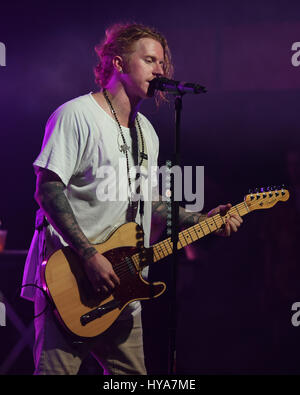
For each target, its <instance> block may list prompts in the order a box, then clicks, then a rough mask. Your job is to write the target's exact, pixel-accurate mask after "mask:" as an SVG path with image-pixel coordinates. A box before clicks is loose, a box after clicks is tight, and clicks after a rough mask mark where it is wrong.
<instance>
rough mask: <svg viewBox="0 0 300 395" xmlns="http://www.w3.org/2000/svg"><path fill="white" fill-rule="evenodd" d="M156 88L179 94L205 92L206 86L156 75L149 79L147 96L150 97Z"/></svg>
mask: <svg viewBox="0 0 300 395" xmlns="http://www.w3.org/2000/svg"><path fill="white" fill-rule="evenodd" d="M156 90H158V91H163V92H169V93H174V94H181V95H182V94H184V93H193V94H198V93H205V92H207V90H206V88H205V87H204V86H201V85H199V84H194V83H189V82H182V81H174V80H169V79H168V78H165V77H156V78H153V80H151V81H150V83H149V88H148V96H150V97H152V96H153V95H154V92H155V91H156Z"/></svg>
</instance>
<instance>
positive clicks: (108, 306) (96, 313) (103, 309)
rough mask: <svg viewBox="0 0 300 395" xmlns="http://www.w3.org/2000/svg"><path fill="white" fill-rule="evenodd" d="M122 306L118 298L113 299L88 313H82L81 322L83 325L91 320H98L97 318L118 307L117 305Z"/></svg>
mask: <svg viewBox="0 0 300 395" xmlns="http://www.w3.org/2000/svg"><path fill="white" fill-rule="evenodd" d="M119 306H120V302H119V301H118V300H115V299H114V300H111V301H110V302H108V303H105V304H104V305H102V306H99V307H97V308H96V309H94V310H91V311H89V312H88V313H86V314H84V315H82V316H81V317H80V322H81V325H82V326H85V325H86V324H88V323H89V322H91V321H94V320H96V319H97V318H100V317H102V316H103V315H104V314H106V313H108V312H109V311H112V310H114V309H116V308H117V307H119Z"/></svg>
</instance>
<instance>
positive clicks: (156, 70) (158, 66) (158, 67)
mask: <svg viewBox="0 0 300 395" xmlns="http://www.w3.org/2000/svg"><path fill="white" fill-rule="evenodd" d="M153 74H154V75H155V77H161V76H162V75H164V70H163V66H162V65H161V64H159V63H157V64H156V66H155V68H154V70H153Z"/></svg>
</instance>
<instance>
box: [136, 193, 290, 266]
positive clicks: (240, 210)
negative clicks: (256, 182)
mask: <svg viewBox="0 0 300 395" xmlns="http://www.w3.org/2000/svg"><path fill="white" fill-rule="evenodd" d="M288 199H289V191H288V190H286V189H281V190H274V191H268V192H258V193H255V194H249V195H247V196H245V199H244V201H243V202H242V203H239V204H237V205H235V206H233V207H231V208H230V209H229V210H228V212H227V213H226V215H224V216H221V215H220V214H216V215H214V216H212V217H208V218H207V219H205V220H203V221H201V222H199V223H198V224H196V225H193V226H191V227H189V228H187V229H185V230H183V231H181V232H180V233H179V235H178V243H177V249H178V250H180V249H181V248H183V247H186V246H187V245H189V244H191V243H193V242H194V241H197V240H199V239H201V238H202V237H204V236H207V235H209V234H210V233H212V232H214V231H216V230H218V229H220V228H221V227H222V226H223V225H225V220H226V219H227V218H229V216H230V215H232V214H238V215H239V216H241V217H242V216H244V215H246V214H248V213H250V212H251V211H253V210H258V209H266V208H270V207H273V206H274V205H275V204H276V203H277V202H278V201H286V200H288ZM151 249H152V253H153V262H157V261H159V260H160V259H163V258H165V257H167V256H168V255H170V254H172V252H173V242H172V241H171V237H169V238H167V239H165V240H163V241H160V242H159V243H157V244H154V245H153V246H152V247H151ZM133 258H137V257H135V256H133ZM134 260H135V259H134ZM140 263H141V262H140ZM148 264H149V262H147V261H144V262H143V263H142V266H147V265H148Z"/></svg>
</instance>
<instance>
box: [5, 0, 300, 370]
mask: <svg viewBox="0 0 300 395" xmlns="http://www.w3.org/2000/svg"><path fill="white" fill-rule="evenodd" d="M118 21H137V22H142V23H144V24H148V25H152V26H155V27H157V28H158V29H159V30H160V31H161V32H162V33H164V34H165V35H166V37H167V38H168V41H169V45H170V48H171V51H172V54H173V60H174V64H175V79H180V80H184V81H191V82H199V83H200V84H202V85H204V86H206V87H207V89H208V93H207V94H205V95H199V96H193V97H192V96H186V97H184V101H183V104H184V108H183V114H182V142H181V152H182V164H183V165H193V166H196V165H199V166H200V165H203V166H205V207H204V210H209V209H211V208H213V207H215V206H216V205H218V204H221V203H227V202H231V203H233V204H236V203H239V202H240V201H242V199H243V196H244V195H245V194H246V193H248V190H249V188H255V187H263V186H269V185H278V184H280V185H281V184H286V185H288V188H289V189H290V190H291V192H293V193H292V194H291V195H292V197H291V199H290V200H289V202H287V203H279V204H278V205H277V206H275V207H274V208H273V209H271V210H267V211H260V212H258V211H257V212H255V213H253V214H251V215H249V216H247V217H246V218H245V221H244V224H243V226H242V228H241V229H240V231H239V232H238V233H237V234H236V235H233V236H232V238H230V239H226V240H224V239H221V238H220V239H219V238H214V237H208V238H207V240H202V241H200V242H199V243H198V244H197V246H196V247H195V248H194V249H193V250H190V251H189V252H187V253H181V258H180V259H181V261H180V265H179V280H178V291H177V294H178V332H177V334H178V342H177V368H178V372H179V373H186V374H189V373H193V374H206V373H208V374H218V373H222V374H223V373H224V374H253V373H258V374H260V373H279V374H281V373H282V374H283V373H297V374H299V371H300V365H299V362H300V361H299V359H300V352H299V351H300V350H299V339H300V328H298V327H294V326H292V324H291V316H292V312H291V305H292V303H294V302H297V301H298V300H300V287H299V285H298V281H297V280H298V279H299V268H298V266H299V265H298V263H300V262H298V261H299V259H298V245H299V242H298V240H299V237H298V236H299V233H300V232H299V221H298V219H299V209H298V211H297V207H299V205H298V206H297V204H296V203H295V201H294V200H295V199H294V196H296V189H297V188H296V187H297V183H298V185H299V181H297V180H298V178H297V177H298V175H299V143H300V138H299V102H300V66H299V67H296V66H294V65H293V64H292V61H291V59H292V55H293V53H294V52H293V51H292V50H291V48H292V44H293V43H294V42H300V3H299V2H297V1H281V0H279V1H264V0H262V1H249V2H248V1H238V0H229V1H224V2H223V1H214V0H212V1H199V2H195V1H189V0H186V1H184V2H182V1H178V2H176V1H160V2H159V3H155V2H148V3H147V2H141V1H128V2H126V1H122V2H121V1H114V2H104V1H88V0H87V1H85V2H71V1H70V2H68V1H65V0H62V1H61V2H56V1H51V2H36V3H35V2H28V1H24V2H15V1H11V2H8V1H6V2H5V3H3V2H2V4H1V6H0V41H1V42H2V43H4V44H5V46H6V66H5V67H1V66H0V130H1V140H0V141H1V142H0V147H1V151H0V152H1V155H0V168H1V195H0V196H1V197H0V202H1V204H0V219H1V220H2V222H3V225H4V227H5V228H6V229H7V230H8V237H7V244H6V248H7V249H8V250H26V249H27V248H28V247H29V244H30V240H31V237H32V234H33V225H34V215H35V210H36V209H37V205H36V203H35V202H34V199H33V193H34V189H35V177H34V174H33V169H32V162H33V161H34V159H35V158H36V156H37V154H38V153H39V150H40V147H41V142H42V137H43V132H44V127H45V123H46V120H47V119H48V117H49V116H50V114H51V113H52V112H53V111H54V110H55V109H56V108H57V107H58V106H59V105H61V104H62V103H64V102H65V101H67V100H70V99H72V98H74V97H76V96H79V95H82V94H85V93H87V92H89V91H92V90H96V86H95V84H94V77H93V67H94V66H95V64H96V55H95V53H94V46H95V45H96V44H97V43H98V42H99V41H100V40H101V39H102V37H103V35H104V30H105V28H106V27H107V26H109V25H110V24H111V23H114V22H118ZM142 111H143V112H144V113H145V115H147V116H148V117H149V118H150V119H151V121H152V123H153V125H154V126H155V128H156V130H157V133H158V135H159V138H160V147H161V155H160V163H161V164H163V163H164V162H165V160H166V159H167V158H169V157H170V155H171V152H172V150H173V141H174V110H173V102H172V98H171V101H170V105H164V106H162V107H161V108H159V109H156V108H155V106H154V103H153V102H152V101H149V102H147V103H144V105H143V108H142ZM291 150H294V151H295V152H294V154H293V155H292V159H291V156H290V154H289V152H291ZM291 160H292V164H291ZM288 161H289V162H288ZM287 164H289V167H287ZM297 166H298V167H297ZM297 169H298V170H297ZM288 170H289V172H288ZM297 171H298V173H296V172H297ZM295 174H296V176H295ZM298 197H299V192H298ZM161 237H163V234H162V235H161ZM270 246H271V248H270ZM23 261H24V256H22V255H21V256H20V255H18V258H16V259H15V260H14V259H11V258H9V259H8V258H7V257H6V256H4V255H3V256H2V257H1V266H0V290H2V293H4V295H5V296H6V298H10V304H11V308H12V309H13V310H14V311H15V312H16V314H17V315H18V317H19V318H20V319H21V320H22V322H23V323H24V324H26V325H29V323H30V316H31V314H32V311H31V305H30V303H28V302H26V301H19V300H17V299H16V298H15V297H14V295H15V293H16V292H17V285H18V284H19V282H20V279H21V276H22V266H23V265H22V262H23ZM170 264H171V262H170V261H168V262H166V263H165V264H161V265H159V267H158V266H157V267H156V266H155V267H153V269H152V273H151V275H152V277H153V278H155V279H165V280H167V281H168V279H169V270H170ZM169 302H170V301H169V296H168V294H166V295H164V296H163V297H161V298H160V299H158V300H156V301H155V302H153V303H152V302H149V303H148V304H145V309H144V320H145V324H146V329H145V339H146V346H145V347H146V356H147V364H148V367H149V372H151V373H165V372H166V371H167V319H166V317H167V312H168V305H169ZM11 317H12V316H11ZM0 331H1V342H4V343H5V347H4V346H2V347H1V348H0V372H1V373H2V374H13V373H14V374H16V373H17V374H31V372H32V366H33V362H32V357H31V352H30V348H29V347H28V346H26V345H25V348H23V351H22V353H21V352H20V354H17V353H16V355H17V356H16V359H15V360H14V361H13V362H11V363H10V364H6V365H5V366H4V367H3V365H2V370H1V363H2V362H1V361H5V360H7V356H9V355H10V353H11V352H12V349H13V345H14V344H15V343H16V342H17V341H18V337H20V336H21V335H20V333H21V332H22V331H20V330H19V331H17V330H16V325H15V323H14V322H13V318H10V319H7V325H6V327H1V328H0ZM4 343H3V344H4ZM29 343H30V342H29ZM97 371H98V370H97V367H96V366H95V365H94V362H93V361H92V360H88V361H86V363H85V366H83V369H82V372H83V373H84V372H89V373H95V372H97Z"/></svg>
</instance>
